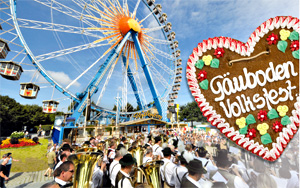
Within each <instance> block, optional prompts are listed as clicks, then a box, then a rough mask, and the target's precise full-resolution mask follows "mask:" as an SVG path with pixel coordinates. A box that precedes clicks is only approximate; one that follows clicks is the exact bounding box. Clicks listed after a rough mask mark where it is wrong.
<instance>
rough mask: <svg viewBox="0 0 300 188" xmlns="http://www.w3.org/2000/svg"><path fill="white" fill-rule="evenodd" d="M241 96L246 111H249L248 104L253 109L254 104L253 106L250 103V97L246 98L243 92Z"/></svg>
mask: <svg viewBox="0 0 300 188" xmlns="http://www.w3.org/2000/svg"><path fill="white" fill-rule="evenodd" d="M241 97H242V98H243V100H244V104H245V107H246V111H247V112H250V109H249V106H250V108H251V110H253V111H254V110H255V108H254V106H253V103H252V102H251V100H250V97H247V99H246V97H245V95H244V94H242V95H241Z"/></svg>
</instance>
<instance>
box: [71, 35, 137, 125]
mask: <svg viewBox="0 0 300 188" xmlns="http://www.w3.org/2000/svg"><path fill="white" fill-rule="evenodd" d="M130 35H131V33H130V32H128V33H127V34H126V35H125V36H124V38H123V40H122V41H121V42H120V44H119V45H118V47H117V48H114V49H113V50H112V52H111V54H110V55H109V56H108V58H107V59H106V61H105V62H104V63H103V64H102V66H101V67H100V69H99V70H98V72H97V74H96V75H95V77H94V79H93V80H92V81H91V83H90V84H89V85H88V87H87V89H86V90H85V91H84V92H83V93H81V94H80V95H81V96H80V98H82V99H81V101H80V102H79V103H77V104H76V105H75V110H74V112H73V114H72V117H73V118H75V119H76V120H77V119H78V118H79V117H80V115H81V114H82V112H83V110H84V109H85V107H86V105H87V101H88V92H87V91H88V90H89V91H90V96H91V97H92V96H93V94H94V93H95V92H96V91H97V90H98V85H99V84H100V82H101V80H102V78H103V77H104V75H105V73H106V72H107V70H108V69H109V68H110V67H111V65H112V64H113V62H114V61H113V60H114V59H115V58H116V57H117V56H118V54H119V53H120V51H121V50H122V48H123V46H124V44H125V43H126V41H127V40H128V38H129V37H130Z"/></svg>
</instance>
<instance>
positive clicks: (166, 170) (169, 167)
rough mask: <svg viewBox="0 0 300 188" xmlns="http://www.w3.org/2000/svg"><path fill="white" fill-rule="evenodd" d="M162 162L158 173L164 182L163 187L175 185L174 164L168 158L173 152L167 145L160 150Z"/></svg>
mask: <svg viewBox="0 0 300 188" xmlns="http://www.w3.org/2000/svg"><path fill="white" fill-rule="evenodd" d="M162 152H163V155H164V158H163V161H164V164H163V165H162V166H161V167H160V173H161V177H162V180H163V182H164V188H168V187H175V180H174V171H175V167H176V165H175V164H174V163H173V162H172V161H171V160H170V159H171V155H172V154H173V152H172V151H171V149H170V148H169V147H166V148H164V149H163V150H162Z"/></svg>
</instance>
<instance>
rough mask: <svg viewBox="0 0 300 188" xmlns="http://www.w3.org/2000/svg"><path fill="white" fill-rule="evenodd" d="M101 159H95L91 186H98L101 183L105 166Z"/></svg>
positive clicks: (96, 187) (94, 187) (100, 185)
mask: <svg viewBox="0 0 300 188" xmlns="http://www.w3.org/2000/svg"><path fill="white" fill-rule="evenodd" d="M100 162H101V160H98V161H97V164H96V166H95V168H94V172H93V176H92V182H93V184H92V188H100V187H102V185H103V173H104V170H105V167H106V163H105V162H103V161H102V162H101V163H100Z"/></svg>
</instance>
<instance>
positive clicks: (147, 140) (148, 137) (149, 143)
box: [145, 136, 152, 148]
mask: <svg viewBox="0 0 300 188" xmlns="http://www.w3.org/2000/svg"><path fill="white" fill-rule="evenodd" d="M145 143H146V144H145V146H146V147H148V146H149V147H151V148H152V140H151V136H147V138H145Z"/></svg>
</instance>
